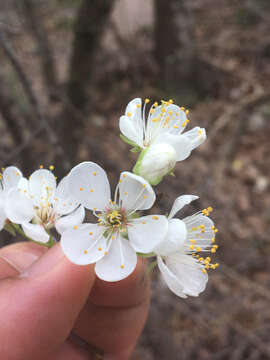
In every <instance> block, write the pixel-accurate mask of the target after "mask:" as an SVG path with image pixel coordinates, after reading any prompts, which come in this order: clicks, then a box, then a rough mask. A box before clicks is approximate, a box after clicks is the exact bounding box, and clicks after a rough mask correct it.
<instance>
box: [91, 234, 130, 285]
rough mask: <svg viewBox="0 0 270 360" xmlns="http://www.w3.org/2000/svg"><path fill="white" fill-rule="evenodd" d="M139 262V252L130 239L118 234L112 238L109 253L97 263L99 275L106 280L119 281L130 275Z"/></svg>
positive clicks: (96, 269)
mask: <svg viewBox="0 0 270 360" xmlns="http://www.w3.org/2000/svg"><path fill="white" fill-rule="evenodd" d="M136 264H137V254H136V252H135V251H134V250H133V248H132V247H131V246H130V243H129V241H128V240H126V239H123V238H121V236H118V237H117V238H116V239H114V240H112V244H111V247H110V249H109V252H108V254H107V255H105V256H104V257H103V258H102V259H101V260H100V261H98V262H97V263H96V266H95V271H96V274H97V276H98V277H99V278H100V279H102V280H105V281H119V280H122V279H124V278H126V277H128V276H129V275H130V274H131V273H132V272H133V271H134V269H135V267H136Z"/></svg>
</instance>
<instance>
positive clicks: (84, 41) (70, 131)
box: [58, 0, 115, 160]
mask: <svg viewBox="0 0 270 360" xmlns="http://www.w3.org/2000/svg"><path fill="white" fill-rule="evenodd" d="M114 3H115V1H114V0H91V1H89V0H83V1H82V3H81V6H80V8H79V11H78V14H77V18H76V22H75V28H74V41H73V47H72V53H71V58H70V66H69V67H70V70H69V79H68V83H67V101H65V106H64V111H63V115H62V116H63V118H64V119H65V121H63V122H61V123H60V124H59V129H58V131H59V134H65V135H64V136H63V137H61V138H62V145H63V148H64V149H65V152H66V154H67V156H68V158H69V159H72V160H76V158H77V151H78V146H79V144H80V142H81V139H82V134H83V132H84V127H85V117H86V116H87V109H89V108H90V104H91V99H90V96H89V87H90V84H91V82H92V79H93V74H94V71H95V66H94V62H95V58H96V57H95V55H96V53H97V50H98V48H99V46H100V43H101V39H102V35H103V32H104V29H105V26H106V24H107V22H108V19H109V16H110V13H111V10H112V9H113V6H114ZM70 109H72V111H70ZM74 109H77V110H79V113H80V114H83V116H81V115H80V116H76V112H75V111H74Z"/></svg>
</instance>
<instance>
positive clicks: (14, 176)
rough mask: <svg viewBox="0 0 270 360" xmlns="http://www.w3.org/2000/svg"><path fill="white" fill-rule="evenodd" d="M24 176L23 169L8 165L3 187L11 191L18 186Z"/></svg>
mask: <svg viewBox="0 0 270 360" xmlns="http://www.w3.org/2000/svg"><path fill="white" fill-rule="evenodd" d="M21 177H22V173H21V171H20V170H19V169H18V168H16V167H15V166H9V167H7V168H6V169H5V170H4V172H3V188H4V190H5V191H9V190H10V189H12V188H13V187H16V186H17V184H18V182H19V180H20V179H21Z"/></svg>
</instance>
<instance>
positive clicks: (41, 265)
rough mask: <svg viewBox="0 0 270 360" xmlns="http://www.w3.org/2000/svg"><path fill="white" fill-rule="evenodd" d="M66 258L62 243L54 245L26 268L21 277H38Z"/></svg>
mask: <svg viewBox="0 0 270 360" xmlns="http://www.w3.org/2000/svg"><path fill="white" fill-rule="evenodd" d="M63 258H64V253H63V251H62V249H61V246H60V244H56V245H54V246H53V247H52V248H51V249H50V250H48V251H47V252H46V254H44V255H43V256H41V257H40V258H39V259H38V260H37V261H35V262H34V263H33V264H32V265H31V266H30V267H28V268H27V269H25V270H24V271H23V272H22V273H21V274H20V277H36V276H39V275H43V274H45V273H46V272H48V271H50V270H52V268H53V267H54V266H55V265H57V264H59V263H60V262H61V260H62V259H63Z"/></svg>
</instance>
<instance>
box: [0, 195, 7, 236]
mask: <svg viewBox="0 0 270 360" xmlns="http://www.w3.org/2000/svg"><path fill="white" fill-rule="evenodd" d="M6 219H7V215H6V212H5V209H4V202H3V201H2V196H1V197H0V230H2V229H3V227H4V226H5V222H6Z"/></svg>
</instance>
